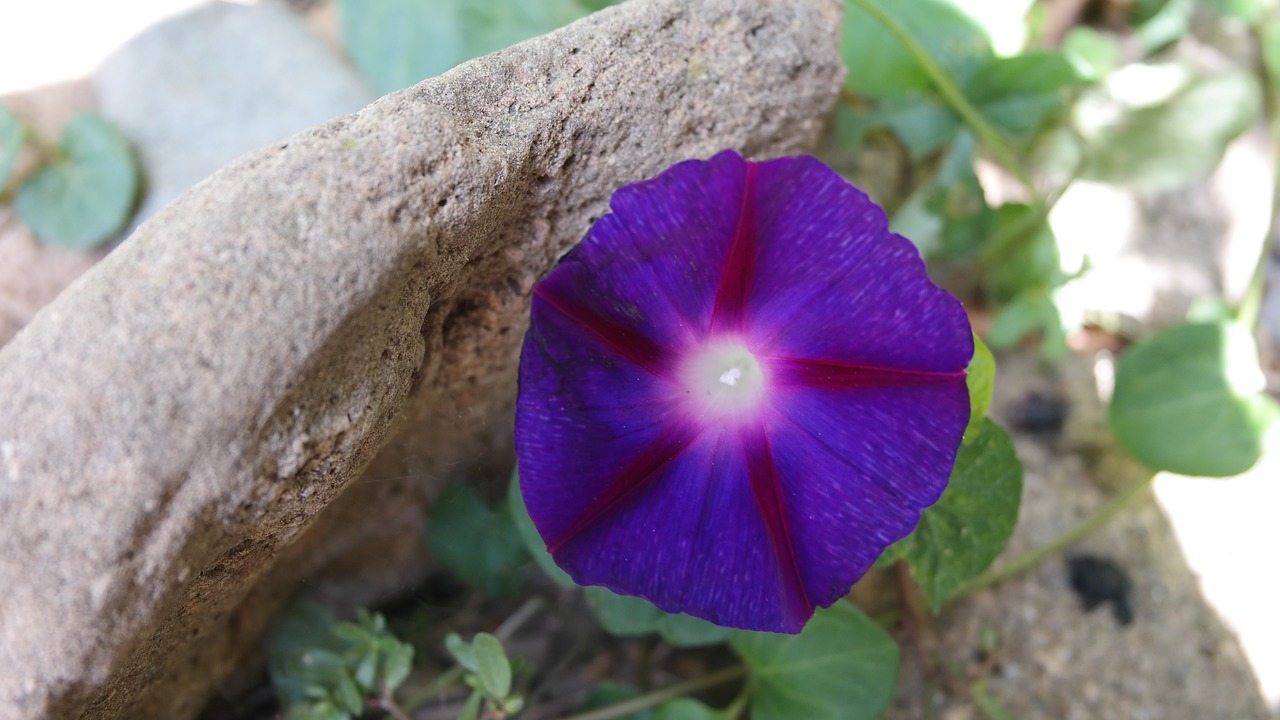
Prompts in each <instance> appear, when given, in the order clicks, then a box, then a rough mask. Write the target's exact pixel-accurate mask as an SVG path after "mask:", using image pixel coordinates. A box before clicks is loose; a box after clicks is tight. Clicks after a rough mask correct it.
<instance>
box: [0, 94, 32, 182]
mask: <svg viewBox="0 0 1280 720" xmlns="http://www.w3.org/2000/svg"><path fill="white" fill-rule="evenodd" d="M26 139H27V126H26V125H23V124H22V120H20V119H18V116H17V115H14V114H13V112H11V111H10V110H9V108H8V106H6V105H5V104H4V103H0V190H3V189H4V186H5V185H7V184H8V182H9V176H10V175H11V174H12V173H13V168H14V166H16V165H17V164H18V155H19V154H20V153H21V152H22V143H23V142H25V141H26Z"/></svg>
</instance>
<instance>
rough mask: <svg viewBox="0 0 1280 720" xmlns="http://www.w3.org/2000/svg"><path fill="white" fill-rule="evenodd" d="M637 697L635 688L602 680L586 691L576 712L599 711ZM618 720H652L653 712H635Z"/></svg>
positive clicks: (638, 692)
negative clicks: (585, 695)
mask: <svg viewBox="0 0 1280 720" xmlns="http://www.w3.org/2000/svg"><path fill="white" fill-rule="evenodd" d="M638 697H640V691H638V690H636V689H635V688H633V687H631V686H629V685H623V684H622V683H618V682H614V681H612V680H604V681H602V682H599V683H597V684H595V685H593V686H592V687H591V689H590V690H588V691H587V697H586V698H585V699H584V700H583V701H582V706H581V707H579V708H578V710H580V711H582V712H587V711H589V710H601V709H603V708H607V707H609V706H610V705H617V704H618V703H624V702H626V701H628V700H634V699H635V698H638ZM618 720H653V710H650V709H648V708H646V709H644V710H637V711H636V712H633V713H631V714H629V715H623V716H622V717H620V718H618Z"/></svg>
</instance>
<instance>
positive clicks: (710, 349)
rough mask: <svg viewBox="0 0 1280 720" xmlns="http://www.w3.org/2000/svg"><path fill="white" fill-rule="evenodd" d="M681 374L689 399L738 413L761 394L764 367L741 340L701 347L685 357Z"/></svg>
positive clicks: (716, 410)
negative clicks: (685, 363) (687, 357)
mask: <svg viewBox="0 0 1280 720" xmlns="http://www.w3.org/2000/svg"><path fill="white" fill-rule="evenodd" d="M683 375H684V381H685V386H686V387H687V388H688V390H689V393H690V395H691V396H692V397H693V399H694V400H696V401H697V402H698V403H699V404H701V405H702V406H703V407H704V408H705V409H706V410H709V411H711V412H712V413H713V414H715V415H720V416H725V417H728V416H740V415H741V414H742V413H743V412H744V411H747V410H751V409H753V408H755V407H756V406H757V405H758V404H759V403H760V399H761V398H762V397H763V396H764V388H765V373H764V368H762V367H761V365H760V361H759V360H758V359H756V356H755V355H753V354H752V353H751V351H750V350H748V349H747V347H746V346H745V345H743V344H741V343H736V342H735V343H719V344H712V345H708V346H706V347H704V348H703V349H702V350H700V351H699V352H697V353H696V354H694V355H693V356H692V357H691V358H689V361H688V363H687V365H686V366H685V370H684V373H683Z"/></svg>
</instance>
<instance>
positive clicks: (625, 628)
mask: <svg viewBox="0 0 1280 720" xmlns="http://www.w3.org/2000/svg"><path fill="white" fill-rule="evenodd" d="M584 592H585V594H586V596H587V604H588V605H590V607H591V611H592V612H593V613H594V614H595V616H596V620H597V621H599V623H600V626H601V627H603V628H604V629H605V632H607V633H609V634H610V635H616V636H618V637H630V636H634V635H648V634H649V633H652V632H657V630H658V622H659V621H660V620H661V619H662V617H663V615H665V613H663V612H662V611H661V610H659V609H658V608H657V606H655V605H654V604H653V603H651V602H649V601H648V600H645V599H644V598H638V597H630V596H627V595H618V594H616V593H614V592H613V591H612V590H609V589H608V588H603V587H589V588H584Z"/></svg>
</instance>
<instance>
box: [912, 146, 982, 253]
mask: <svg viewBox="0 0 1280 720" xmlns="http://www.w3.org/2000/svg"><path fill="white" fill-rule="evenodd" d="M976 147H977V140H976V139H975V138H974V135H973V133H972V132H970V131H968V130H962V131H960V133H958V134H957V135H956V140H955V142H953V143H952V144H951V148H950V149H949V150H947V154H946V156H944V157H943V160H942V164H941V165H939V167H938V172H937V174H936V175H935V176H934V179H933V188H932V190H930V192H929V195H928V197H927V198H926V200H925V203H924V209H925V210H928V211H929V212H931V213H933V214H934V215H936V216H938V217H940V218H942V221H943V225H942V233H941V237H940V242H939V246H938V248H937V249H936V250H933V251H931V253H930V256H931V257H938V258H942V259H972V258H974V257H975V256H976V255H977V254H978V251H979V248H981V247H982V246H983V245H984V244H985V243H987V242H988V241H989V240H990V238H991V236H992V233H993V232H994V230H993V226H994V224H995V218H996V216H995V213H994V212H993V211H992V210H991V207H990V206H989V205H987V198H986V194H985V193H984V192H983V189H982V184H981V183H980V182H978V176H977V174H976V173H975V172H974V165H973V162H974V152H975V150H976Z"/></svg>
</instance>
